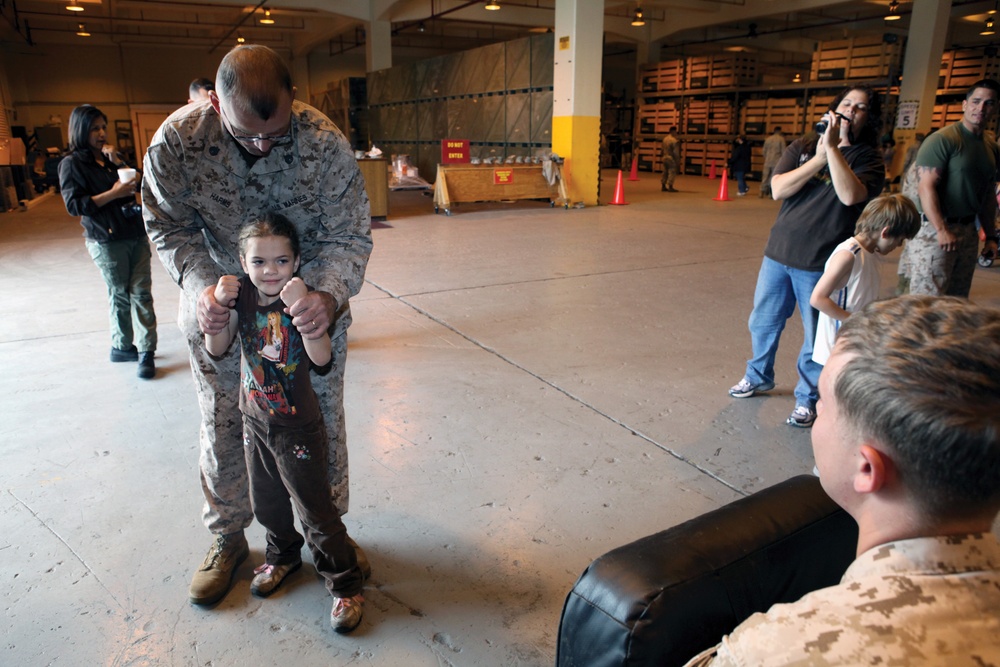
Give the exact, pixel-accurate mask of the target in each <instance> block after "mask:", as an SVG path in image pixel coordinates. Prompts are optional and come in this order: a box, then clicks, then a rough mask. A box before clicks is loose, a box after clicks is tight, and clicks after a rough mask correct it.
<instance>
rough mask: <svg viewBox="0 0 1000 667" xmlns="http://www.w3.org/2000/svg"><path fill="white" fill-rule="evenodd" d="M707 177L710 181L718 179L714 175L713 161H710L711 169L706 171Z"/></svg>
mask: <svg viewBox="0 0 1000 667" xmlns="http://www.w3.org/2000/svg"><path fill="white" fill-rule="evenodd" d="M708 177H709V178H711V179H712V180H713V181H714V180H715V179H716V178H718V174H716V173H715V160H712V166H711V168H710V169H709V170H708Z"/></svg>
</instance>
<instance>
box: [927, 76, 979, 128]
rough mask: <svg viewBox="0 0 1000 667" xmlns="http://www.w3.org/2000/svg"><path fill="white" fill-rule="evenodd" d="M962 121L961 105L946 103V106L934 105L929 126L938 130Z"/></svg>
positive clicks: (959, 103) (958, 103)
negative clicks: (932, 117)
mask: <svg viewBox="0 0 1000 667" xmlns="http://www.w3.org/2000/svg"><path fill="white" fill-rule="evenodd" d="M973 83H974V82H973ZM960 120H962V103H961V102H948V103H946V104H935V105H934V119H933V120H932V121H931V126H932V127H936V128H938V129H939V130H940V129H941V128H942V127H944V126H945V125H951V124H952V123H957V122H958V121H960Z"/></svg>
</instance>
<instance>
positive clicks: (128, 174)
mask: <svg viewBox="0 0 1000 667" xmlns="http://www.w3.org/2000/svg"><path fill="white" fill-rule="evenodd" d="M118 180H119V181H121V182H122V183H131V182H132V181H134V180H135V169H132V168H131V167H122V168H121V169H119V170H118Z"/></svg>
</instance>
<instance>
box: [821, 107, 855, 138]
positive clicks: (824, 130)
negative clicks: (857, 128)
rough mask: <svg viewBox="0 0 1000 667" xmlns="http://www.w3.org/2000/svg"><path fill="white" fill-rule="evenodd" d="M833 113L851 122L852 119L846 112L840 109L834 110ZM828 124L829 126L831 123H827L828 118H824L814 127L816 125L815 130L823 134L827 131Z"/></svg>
mask: <svg viewBox="0 0 1000 667" xmlns="http://www.w3.org/2000/svg"><path fill="white" fill-rule="evenodd" d="M833 115H835V116H836V117H837V118H839V119H840V120H846V121H848V122H850V121H851V119H850V118H848V117H847V116H845V115H844V114H842V113H840V112H839V111H834V112H833ZM828 126H829V123H827V122H826V119H825V118H824V119H823V120H821V121H819V122H818V123H816V125H814V126H813V127H814V128H815V130H816V134H823V133H824V132H826V128H827V127H828Z"/></svg>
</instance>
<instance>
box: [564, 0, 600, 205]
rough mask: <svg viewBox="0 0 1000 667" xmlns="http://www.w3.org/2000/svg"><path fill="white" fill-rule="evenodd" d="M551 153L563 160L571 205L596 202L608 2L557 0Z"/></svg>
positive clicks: (593, 203) (594, 203)
mask: <svg viewBox="0 0 1000 667" xmlns="http://www.w3.org/2000/svg"><path fill="white" fill-rule="evenodd" d="M555 18H556V21H555V56H554V59H555V60H554V68H553V95H552V150H553V151H554V152H555V153H557V154H559V155H560V156H562V157H563V158H564V160H565V163H564V165H563V178H564V179H565V180H566V186H567V190H568V192H569V198H570V200H571V201H572V202H574V203H577V202H583V203H584V204H586V205H588V206H593V205H596V204H597V187H598V179H599V177H600V149H601V64H602V60H603V54H604V3H603V2H594V0H556V16H555Z"/></svg>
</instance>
